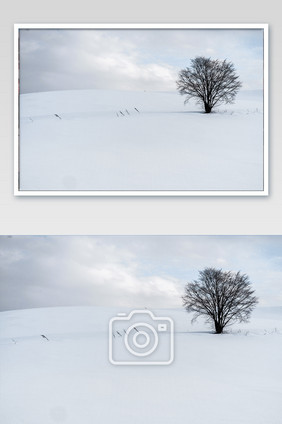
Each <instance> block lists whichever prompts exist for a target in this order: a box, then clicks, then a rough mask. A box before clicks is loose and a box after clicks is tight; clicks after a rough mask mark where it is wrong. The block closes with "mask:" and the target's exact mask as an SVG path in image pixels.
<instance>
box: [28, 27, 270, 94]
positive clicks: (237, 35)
mask: <svg viewBox="0 0 282 424" xmlns="http://www.w3.org/2000/svg"><path fill="white" fill-rule="evenodd" d="M196 56H206V57H211V58H212V59H227V60H228V61H232V62H233V63H234V65H235V68H236V70H237V72H238V74H239V75H240V79H241V81H242V82H243V89H249V90H256V89H262V84H263V30H260V29H249V30H245V29H235V30H234V29H221V30H216V29H211V30H199V29H181V30H179V29H177V30H176V29H155V30H149V29H128V30H126V29H119V30H116V29H113V30H106V29H91V30H86V29H83V30H81V29H73V30H68V29H47V30H46V29H21V30H20V87H21V93H30V92H38V91H51V90H69V89H119V90H164V91H167V90H176V84H175V81H176V79H177V76H178V73H179V71H180V70H181V69H183V68H186V67H187V66H189V65H190V60H191V59H193V58H194V57H196Z"/></svg>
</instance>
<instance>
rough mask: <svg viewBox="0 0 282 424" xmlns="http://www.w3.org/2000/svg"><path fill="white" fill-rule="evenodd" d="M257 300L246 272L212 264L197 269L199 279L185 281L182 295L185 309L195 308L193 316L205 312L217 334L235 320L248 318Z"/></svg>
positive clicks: (192, 309)
mask: <svg viewBox="0 0 282 424" xmlns="http://www.w3.org/2000/svg"><path fill="white" fill-rule="evenodd" d="M257 303H258V299H257V297H256V296H254V290H252V289H251V284H250V281H249V277H248V276H247V275H245V274H241V273H240V272H236V273H235V272H231V271H228V272H224V271H222V270H221V269H215V268H205V269H204V270H203V271H200V272H199V279H198V280H195V281H193V282H192V283H188V284H187V286H186V287H185V295H184V296H183V305H184V307H185V309H186V310H187V312H194V318H193V320H195V319H196V318H197V317H198V316H201V315H203V316H205V317H206V318H207V322H210V323H212V324H213V325H214V327H215V332H216V333H217V334H220V333H222V331H223V329H224V328H225V327H226V326H227V325H230V324H232V323H234V322H235V321H239V322H246V321H248V319H249V317H250V315H251V312H252V310H253V309H254V307H255V306H256V304H257Z"/></svg>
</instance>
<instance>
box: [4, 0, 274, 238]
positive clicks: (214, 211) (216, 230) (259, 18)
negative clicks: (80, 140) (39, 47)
mask: <svg viewBox="0 0 282 424" xmlns="http://www.w3.org/2000/svg"><path fill="white" fill-rule="evenodd" d="M279 8H280V6H279V5H278V4H277V1H274V0H269V1H268V2H262V1H260V2H258V1H257V0H255V1H254V0H249V1H248V2H246V1H245V0H244V1H243V0H238V1H237V2H233V3H232V2H231V3H230V2H226V1H223V0H219V1H216V2H210V1H207V0H203V1H201V2H193V3H192V2H190V3H189V2H187V0H183V1H182V0H181V1H180V0H175V1H174V2H173V3H171V4H170V6H169V7H165V6H164V3H163V1H153V2H152V0H142V2H141V1H140V2H135V1H132V0H131V1H119V2H116V1H103V2H95V1H93V0H81V1H80V2H78V3H76V4H75V5H73V4H71V3H70V2H69V1H67V0H61V1H60V2H57V1H54V0H48V2H38V1H34V0H27V1H24V2H20V1H9V2H7V3H6V4H5V5H4V6H2V12H1V16H0V19H1V25H0V33H1V36H0V44H1V48H0V55H1V56H0V96H1V97H0V99H1V100H0V116H1V126H0V234H282V134H281V118H280V113H281V111H280V109H281V102H280V95H281V92H282V87H281V67H282V55H281V42H282V28H281V23H280V20H281V10H279ZM56 22H57V23H99V22H100V23H111V22H113V23H114V22H116V23H123V22H124V23H125V22H128V23H150V22H151V23H268V24H269V26H270V28H269V29H270V34H269V35H270V47H269V55H270V73H269V78H270V89H269V97H270V108H269V126H270V195H269V196H268V197H263V198H262V197H253V198H244V197H232V198H231V197H229V198H224V197H223V198H222V197H189V198H165V197H161V198H142V197H139V198H125V197H119V198H117V197H116V198H114V197H111V198H110V197H109V198H102V197H100V198H94V197H79V198H78V197H77V198H76V197H61V198H56V197H37V198H32V197H25V198H23V197H14V196H13V165H14V160H13V107H14V105H13V75H14V69H13V24H14V23H56ZM279 93H280V94H279Z"/></svg>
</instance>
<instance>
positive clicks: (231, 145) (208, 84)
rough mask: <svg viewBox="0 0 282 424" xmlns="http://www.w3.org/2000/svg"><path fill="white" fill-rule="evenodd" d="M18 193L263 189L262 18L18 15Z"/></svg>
mask: <svg viewBox="0 0 282 424" xmlns="http://www.w3.org/2000/svg"><path fill="white" fill-rule="evenodd" d="M14 144H15V149H14V150H15V178H14V180H15V183H14V193H15V195H20V196H26V195H28V196H35V195H40V196H44V195H52V196H56V195H59V196H62V195H75V196H89V195H90V196H108V195H117V196H203V195H209V196H212V195H216V196H251V195H252V196H265V195H267V194H268V25H267V24H187V25H183V24H181V25H176V24H173V25H168V24H165V25H163V24H134V25H133V24H132V25H131V24H108V25H106V24H95V25H89V24H87V25H78V24H71V25H66V24H44V25H43V24H20V25H15V143H14Z"/></svg>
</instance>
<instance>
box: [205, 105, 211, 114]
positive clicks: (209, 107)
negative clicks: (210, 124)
mask: <svg viewBox="0 0 282 424" xmlns="http://www.w3.org/2000/svg"><path fill="white" fill-rule="evenodd" d="M211 110H212V108H211V106H210V105H209V104H208V103H205V112H206V113H211Z"/></svg>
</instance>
